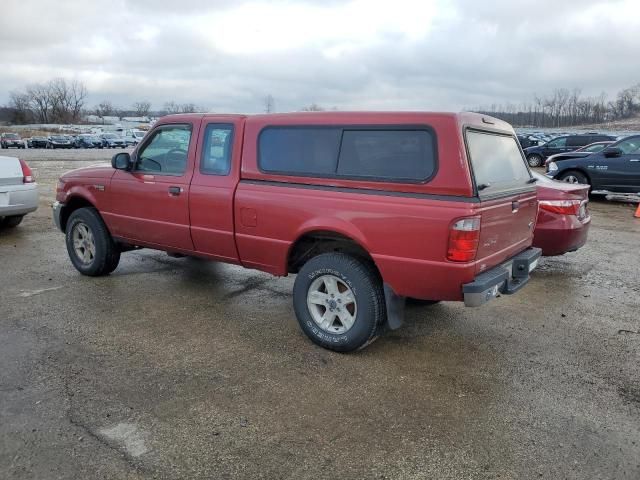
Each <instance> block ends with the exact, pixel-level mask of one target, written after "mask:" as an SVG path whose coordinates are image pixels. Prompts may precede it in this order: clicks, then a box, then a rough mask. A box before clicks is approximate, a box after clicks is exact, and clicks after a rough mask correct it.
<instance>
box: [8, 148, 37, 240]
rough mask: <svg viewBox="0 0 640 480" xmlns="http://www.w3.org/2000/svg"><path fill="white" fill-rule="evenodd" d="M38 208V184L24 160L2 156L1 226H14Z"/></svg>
mask: <svg viewBox="0 0 640 480" xmlns="http://www.w3.org/2000/svg"><path fill="white" fill-rule="evenodd" d="M37 208H38V184H37V183H35V180H34V178H33V173H32V172H31V169H30V168H29V165H27V163H26V162H25V161H24V160H21V159H18V158H15V157H0V227H8V228H13V227H17V226H18V225H19V224H20V222H22V219H23V217H24V216H25V215H26V214H27V213H30V212H33V211H35V210H36V209H37Z"/></svg>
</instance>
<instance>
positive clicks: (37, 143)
mask: <svg viewBox="0 0 640 480" xmlns="http://www.w3.org/2000/svg"><path fill="white" fill-rule="evenodd" d="M48 143H49V139H48V138H47V137H31V138H30V139H29V148H47V144H48Z"/></svg>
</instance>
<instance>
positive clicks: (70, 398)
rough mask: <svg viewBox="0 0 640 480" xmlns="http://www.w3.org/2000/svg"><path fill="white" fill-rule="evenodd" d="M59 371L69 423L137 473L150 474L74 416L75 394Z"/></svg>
mask: <svg viewBox="0 0 640 480" xmlns="http://www.w3.org/2000/svg"><path fill="white" fill-rule="evenodd" d="M57 370H58V374H59V375H60V377H61V379H62V385H63V390H64V395H65V397H66V399H67V403H68V408H67V410H66V412H65V417H66V419H67V421H68V422H69V423H70V424H71V425H73V426H74V427H76V428H79V429H81V430H82V431H83V432H84V433H85V434H86V435H88V436H89V437H91V438H93V439H94V440H96V441H97V442H98V443H99V444H100V445H102V446H104V447H107V448H108V449H109V450H111V451H113V452H115V453H117V454H118V456H120V457H121V458H122V459H123V460H124V461H125V463H126V464H127V465H128V466H129V467H130V468H132V469H133V470H135V471H136V472H138V473H148V472H147V469H146V468H144V467H143V466H142V465H141V464H140V463H139V462H138V461H136V459H135V458H133V457H132V456H131V455H129V453H128V452H127V451H126V450H123V449H122V448H120V446H118V445H114V444H113V443H111V442H109V441H108V440H107V439H105V438H104V437H102V436H101V435H100V434H98V433H96V432H95V431H94V430H93V429H92V428H91V427H89V426H88V425H87V424H86V423H84V422H83V421H82V420H80V419H78V418H76V416H75V415H74V409H75V407H74V400H73V398H74V394H73V392H72V391H71V388H70V387H69V381H68V377H67V375H66V374H65V372H64V371H63V370H62V369H57Z"/></svg>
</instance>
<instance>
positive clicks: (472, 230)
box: [447, 217, 480, 262]
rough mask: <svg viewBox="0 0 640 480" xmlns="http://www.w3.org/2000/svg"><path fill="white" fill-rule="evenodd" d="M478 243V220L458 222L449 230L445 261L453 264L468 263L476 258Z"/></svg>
mask: <svg viewBox="0 0 640 480" xmlns="http://www.w3.org/2000/svg"><path fill="white" fill-rule="evenodd" d="M479 242H480V218H479V217H470V218H464V219H462V220H458V221H457V222H456V223H454V224H453V225H451V229H450V230H449V248H448V249H447V259H449V260H451V261H454V262H470V261H472V260H474V259H475V258H476V253H477V252H478V244H479Z"/></svg>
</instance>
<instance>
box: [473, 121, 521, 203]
mask: <svg viewBox="0 0 640 480" xmlns="http://www.w3.org/2000/svg"><path fill="white" fill-rule="evenodd" d="M466 138H467V146H468V147H469V155H470V156H471V165H472V167H473V174H474V176H475V180H476V185H477V186H478V187H479V190H480V189H481V190H482V192H481V194H482V193H491V194H493V193H496V192H497V191H501V190H508V189H510V188H513V187H523V186H524V185H525V183H526V181H527V180H529V179H530V178H531V175H530V174H529V170H528V169H527V166H526V164H525V159H524V158H523V156H522V153H521V152H520V149H519V148H518V144H517V141H516V139H515V138H513V137H511V136H508V135H497V134H493V133H489V132H480V131H476V130H467V133H466ZM481 187H482V188H481ZM489 187H490V188H489Z"/></svg>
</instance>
